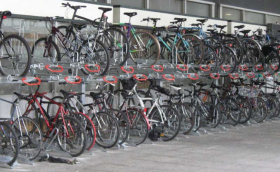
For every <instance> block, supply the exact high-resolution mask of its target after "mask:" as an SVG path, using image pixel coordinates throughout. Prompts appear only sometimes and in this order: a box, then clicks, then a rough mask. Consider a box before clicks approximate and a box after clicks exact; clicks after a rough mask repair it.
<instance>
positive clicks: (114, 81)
mask: <svg viewBox="0 0 280 172" xmlns="http://www.w3.org/2000/svg"><path fill="white" fill-rule="evenodd" d="M110 77H111V79H114V80H113V81H109V80H107V76H104V77H103V81H105V82H107V83H109V84H115V83H117V82H118V78H117V77H115V76H110Z"/></svg>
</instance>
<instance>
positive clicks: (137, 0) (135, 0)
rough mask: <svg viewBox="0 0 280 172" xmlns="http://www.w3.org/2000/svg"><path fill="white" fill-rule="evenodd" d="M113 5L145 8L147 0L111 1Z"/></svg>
mask: <svg viewBox="0 0 280 172" xmlns="http://www.w3.org/2000/svg"><path fill="white" fill-rule="evenodd" d="M111 3H112V4H113V5H124V6H129V7H136V8H145V0H111Z"/></svg>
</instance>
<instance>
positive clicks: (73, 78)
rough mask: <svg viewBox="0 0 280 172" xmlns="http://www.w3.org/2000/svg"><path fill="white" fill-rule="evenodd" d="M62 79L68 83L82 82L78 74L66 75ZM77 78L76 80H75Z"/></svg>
mask: <svg viewBox="0 0 280 172" xmlns="http://www.w3.org/2000/svg"><path fill="white" fill-rule="evenodd" d="M64 80H65V81H66V82H67V83H69V84H80V83H81V82H82V78H81V77H79V76H74V77H73V76H71V77H69V76H66V77H65V78H64ZM70 80H74V81H70ZM76 80H77V81H76Z"/></svg>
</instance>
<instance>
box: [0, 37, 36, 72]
mask: <svg viewBox="0 0 280 172" xmlns="http://www.w3.org/2000/svg"><path fill="white" fill-rule="evenodd" d="M31 57H32V56H31V51H30V47H29V45H28V43H27V42H26V40H25V39H24V38H22V37H21V36H18V35H9V36H6V37H5V38H4V39H3V40H2V41H1V43H0V73H1V74H2V75H4V76H7V75H15V76H25V75H26V74H27V73H28V71H29V69H30V65H31Z"/></svg>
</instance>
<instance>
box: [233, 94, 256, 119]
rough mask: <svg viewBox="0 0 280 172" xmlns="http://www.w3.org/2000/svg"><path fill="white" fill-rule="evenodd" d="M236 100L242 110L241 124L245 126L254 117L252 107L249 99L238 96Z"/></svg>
mask: <svg viewBox="0 0 280 172" xmlns="http://www.w3.org/2000/svg"><path fill="white" fill-rule="evenodd" d="M236 100H237V101H238V103H239V109H240V113H241V115H240V116H241V118H240V121H239V123H240V124H245V123H247V122H248V121H249V120H250V118H251V116H252V106H251V104H250V102H249V101H248V100H247V99H245V98H243V97H241V96H238V97H237V98H236Z"/></svg>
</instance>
